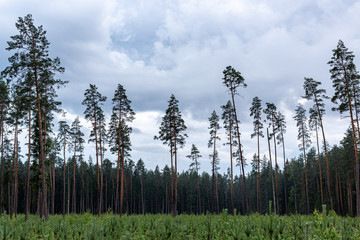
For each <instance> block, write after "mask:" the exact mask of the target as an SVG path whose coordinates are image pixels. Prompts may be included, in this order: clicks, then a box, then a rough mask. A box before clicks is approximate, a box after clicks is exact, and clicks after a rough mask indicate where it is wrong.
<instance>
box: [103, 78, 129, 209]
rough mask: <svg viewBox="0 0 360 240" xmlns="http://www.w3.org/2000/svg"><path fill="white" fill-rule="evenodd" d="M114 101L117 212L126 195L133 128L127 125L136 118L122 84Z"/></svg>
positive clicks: (112, 138)
mask: <svg viewBox="0 0 360 240" xmlns="http://www.w3.org/2000/svg"><path fill="white" fill-rule="evenodd" d="M112 102H113V105H114V106H113V110H112V115H111V119H110V129H109V135H110V146H111V152H112V153H117V171H116V197H115V213H120V214H121V213H122V210H123V196H124V181H125V169H124V168H125V166H124V155H129V151H130V150H131V148H130V146H131V143H130V133H131V131H132V129H131V128H130V127H128V126H127V123H128V122H132V121H133V120H134V116H135V113H134V111H133V110H132V109H131V106H130V104H131V101H130V100H129V99H128V98H127V96H126V91H125V89H124V88H123V86H122V85H120V84H119V85H118V87H117V89H116V91H115V94H114V98H113V99H112ZM120 164H121V183H120V185H121V187H120V210H119V211H118V199H119V168H120Z"/></svg>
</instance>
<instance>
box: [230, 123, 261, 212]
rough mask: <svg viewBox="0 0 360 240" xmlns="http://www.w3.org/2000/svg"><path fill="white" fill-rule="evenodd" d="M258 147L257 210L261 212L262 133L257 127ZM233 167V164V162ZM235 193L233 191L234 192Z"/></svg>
mask: <svg viewBox="0 0 360 240" xmlns="http://www.w3.org/2000/svg"><path fill="white" fill-rule="evenodd" d="M256 135H257V147H258V155H257V157H258V166H257V167H258V174H257V211H258V212H259V213H261V193H260V133H259V128H258V129H257V134H256ZM231 168H232V164H231ZM232 194H233V193H232Z"/></svg>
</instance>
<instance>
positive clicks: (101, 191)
mask: <svg viewBox="0 0 360 240" xmlns="http://www.w3.org/2000/svg"><path fill="white" fill-rule="evenodd" d="M16 28H17V29H18V31H19V34H18V35H14V36H11V37H10V38H11V41H8V47H7V48H6V50H8V51H11V52H14V54H13V55H12V56H11V57H10V58H9V59H8V60H9V66H8V67H6V68H5V69H4V70H3V71H2V72H1V81H0V101H1V102H0V104H1V119H0V121H1V122H0V124H1V126H0V127H1V128H0V134H1V182H0V211H1V213H3V212H4V211H6V212H7V213H9V215H10V217H13V216H15V217H16V215H17V214H18V213H25V219H27V217H28V214H29V213H36V214H38V215H39V216H40V217H44V218H45V219H47V218H48V214H49V213H51V214H55V213H62V214H63V215H65V214H69V213H84V212H86V211H91V212H92V213H94V214H95V213H96V214H98V215H99V216H100V214H102V213H104V212H106V211H112V212H114V213H115V214H123V213H127V214H145V213H171V214H172V215H173V216H176V215H177V214H178V213H197V214H201V213H205V212H207V211H210V212H214V213H219V212H220V211H222V209H225V208H226V209H229V211H230V212H231V213H235V212H240V213H241V214H250V213H252V212H259V213H266V212H267V211H268V204H267V203H268V201H270V200H271V201H272V203H273V208H274V210H275V212H276V213H278V214H289V213H303V214H309V213H311V212H312V211H313V210H314V209H320V206H321V205H323V204H327V205H329V206H330V209H332V210H335V211H336V212H337V213H338V214H342V215H345V214H348V215H357V216H359V215H360V189H359V157H358V143H359V139H360V127H359V121H358V111H359V104H358V102H359V100H360V99H359V92H360V88H359V86H360V84H359V79H360V75H359V73H358V71H357V70H356V66H355V64H354V54H353V53H352V52H351V51H349V50H348V49H347V48H346V47H345V45H344V43H343V42H342V41H341V40H340V41H339V42H338V45H337V48H336V49H334V50H333V56H332V58H331V59H330V61H329V62H328V64H329V66H330V70H329V71H330V74H331V76H330V78H331V80H332V82H333V87H334V89H335V93H334V96H332V97H331V101H332V102H333V103H334V104H335V107H333V110H335V111H339V112H340V113H341V114H343V113H345V114H346V116H350V127H349V129H348V131H347V132H346V133H345V136H344V139H343V140H342V141H341V142H340V143H339V146H337V145H335V146H329V145H328V144H327V142H326V138H325V136H326V134H325V130H326V126H324V124H323V117H324V115H325V100H326V99H328V98H329V97H328V96H327V95H326V91H325V89H322V88H321V82H319V81H316V80H314V79H312V78H308V77H306V78H304V84H303V88H304V96H303V98H305V99H307V100H308V101H311V102H312V103H313V106H312V107H311V108H310V109H309V110H308V111H307V110H306V109H305V108H304V106H303V105H301V104H299V105H298V106H297V107H296V109H295V110H294V111H295V116H294V120H295V121H296V125H297V128H298V140H299V150H300V151H302V153H301V154H300V156H299V157H297V158H293V159H290V160H288V159H287V157H286V151H285V149H286V148H285V138H284V135H285V133H286V127H287V125H286V121H285V116H284V115H283V114H282V113H281V112H280V111H279V110H278V109H277V107H276V105H275V104H274V103H269V102H266V104H265V105H264V107H263V104H262V100H261V99H260V98H259V97H258V96H256V97H254V98H253V101H252V105H251V107H250V109H249V111H250V116H251V117H253V127H254V128H253V133H252V134H251V138H256V142H257V153H254V156H253V159H251V166H252V170H251V171H250V172H248V173H246V172H245V170H244V169H245V166H246V164H247V163H246V159H245V157H244V155H243V145H242V143H241V131H240V127H239V125H240V119H239V118H238V115H237V112H238V111H237V108H236V103H237V101H238V100H237V95H238V94H239V91H240V89H241V88H246V87H247V84H246V83H245V79H244V77H243V76H242V75H241V73H240V72H239V71H237V70H236V69H235V68H233V67H232V66H228V67H226V69H225V70H224V71H223V78H222V83H223V85H224V87H225V89H227V90H228V93H229V100H228V101H227V102H226V103H225V104H224V105H223V106H221V110H222V113H221V114H220V115H218V114H217V113H216V111H213V112H212V113H211V115H210V117H209V127H208V129H209V141H208V147H209V149H210V151H211V154H210V155H209V157H210V159H211V164H212V171H211V175H210V174H208V173H206V172H203V173H200V159H201V158H202V156H201V153H200V151H199V150H198V148H197V147H196V146H195V145H194V144H192V147H191V151H190V152H189V153H188V155H187V158H189V159H190V160H191V164H190V166H189V169H188V170H187V171H183V172H181V173H179V172H178V169H177V163H178V151H179V149H181V148H183V147H184V146H185V143H186V138H187V134H186V129H187V128H186V125H185V122H184V120H183V118H182V115H181V111H180V109H179V104H178V103H179V101H178V100H177V99H176V97H175V96H174V95H171V96H170V99H169V101H168V108H167V109H166V110H165V114H164V116H163V118H162V122H161V125H160V127H159V132H158V134H157V135H156V136H154V140H159V141H161V142H162V143H163V144H164V145H166V146H168V147H169V153H170V157H169V159H170V166H168V165H166V166H165V167H164V168H163V169H159V167H158V166H157V167H156V168H155V170H148V169H146V168H145V164H144V162H143V161H142V160H141V159H140V160H138V161H137V162H134V161H133V160H132V158H131V154H130V153H131V140H130V135H131V132H132V128H131V127H130V123H131V122H132V121H133V120H134V118H135V112H134V111H133V110H132V107H131V101H130V100H129V99H128V97H127V95H126V90H125V89H124V87H123V86H122V85H121V84H118V86H117V88H116V89H115V92H114V96H113V98H112V106H113V107H112V114H111V118H110V120H109V121H108V122H107V120H106V118H105V114H104V110H103V107H102V106H103V104H104V102H105V101H106V100H107V97H106V96H103V95H102V94H101V93H100V92H99V91H98V88H97V86H96V85H93V84H90V85H89V88H88V89H86V91H85V93H84V100H83V102H82V105H84V107H85V111H84V113H83V114H84V117H85V119H86V120H88V121H89V122H91V126H92V128H91V133H90V136H89V137H88V139H85V137H84V133H83V132H82V126H81V124H80V121H79V117H77V118H76V119H75V120H74V121H73V122H72V123H71V124H70V125H69V123H68V122H67V121H65V120H63V121H60V122H59V123H57V124H56V125H57V127H58V128H57V129H55V123H54V117H55V114H59V113H63V114H65V112H64V110H62V109H61V102H60V101H58V100H57V97H58V96H57V92H56V91H57V89H58V88H59V87H61V86H64V85H66V84H67V81H63V80H61V79H58V78H57V76H58V73H63V72H64V70H65V69H64V68H63V67H62V66H61V62H60V59H59V58H50V57H49V44H50V43H49V42H48V40H47V38H46V31H45V30H43V27H42V26H38V27H36V26H35V25H34V20H33V18H32V16H31V15H27V16H25V17H23V18H21V17H20V18H19V19H18V21H17V23H16ZM264 125H265V126H264ZM221 128H223V130H224V131H225V133H226V135H225V136H226V139H225V140H223V141H222V142H221V139H220V137H219V136H220V135H219V131H220V129H221ZM265 128H266V133H265ZM22 129H26V131H27V139H28V142H27V143H23V145H21V144H20V143H19V139H18V136H19V133H20V132H21V131H22ZM311 133H314V134H315V136H316V145H315V146H316V147H314V146H312V145H311V140H310V134H311ZM319 135H320V136H319ZM261 138H265V139H266V140H267V146H262V145H261V144H260V139H261ZM86 142H92V143H93V144H94V145H95V156H92V157H91V156H90V157H89V159H88V160H85V159H84V158H85V157H84V145H85V144H86ZM220 143H222V144H224V145H226V146H228V147H229V151H228V153H229V165H230V167H229V168H228V170H227V172H226V173H224V174H220V173H219V161H220V159H219V155H218V146H219V144H220ZM21 146H25V148H27V149H26V150H23V151H21ZM245 147H246V146H245ZM107 148H109V151H110V152H111V153H112V154H113V155H114V156H116V157H115V161H112V160H111V159H107V158H105V152H106V151H107V150H108V149H107ZM261 148H265V149H266V151H268V154H267V155H264V156H260V152H261ZM24 153H25V156H23V155H21V154H24ZM67 153H71V155H70V156H67V155H66V154H67ZM279 156H281V157H280V158H282V159H283V161H284V162H283V165H284V167H283V169H280V168H279V164H278V157H279ZM93 158H94V160H93ZM272 158H274V159H272ZM21 159H26V161H24V162H23V161H21ZM93 161H94V163H93ZM273 161H274V163H273ZM236 166H238V167H239V174H234V171H235V170H236V169H235V168H236ZM324 188H325V190H324Z"/></svg>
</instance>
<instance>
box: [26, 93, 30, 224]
mask: <svg viewBox="0 0 360 240" xmlns="http://www.w3.org/2000/svg"><path fill="white" fill-rule="evenodd" d="M29 91H30V90H29ZM29 95H30V92H29ZM30 161H31V104H29V146H28V167H27V178H26V207H25V222H26V221H27V220H28V213H29V211H30V174H31V172H30Z"/></svg>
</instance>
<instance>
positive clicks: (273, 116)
mask: <svg viewBox="0 0 360 240" xmlns="http://www.w3.org/2000/svg"><path fill="white" fill-rule="evenodd" d="M264 113H265V114H266V119H267V120H268V121H269V127H271V128H272V133H271V134H270V135H269V136H270V138H273V140H274V158H275V196H276V209H277V210H278V211H279V210H280V206H279V188H278V164H277V148H276V134H277V132H278V131H277V130H278V129H277V128H276V122H277V112H276V106H275V105H274V104H273V103H266V109H264ZM278 213H279V212H278Z"/></svg>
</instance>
